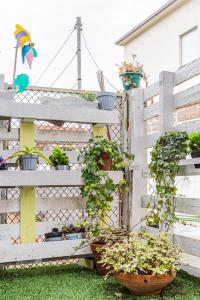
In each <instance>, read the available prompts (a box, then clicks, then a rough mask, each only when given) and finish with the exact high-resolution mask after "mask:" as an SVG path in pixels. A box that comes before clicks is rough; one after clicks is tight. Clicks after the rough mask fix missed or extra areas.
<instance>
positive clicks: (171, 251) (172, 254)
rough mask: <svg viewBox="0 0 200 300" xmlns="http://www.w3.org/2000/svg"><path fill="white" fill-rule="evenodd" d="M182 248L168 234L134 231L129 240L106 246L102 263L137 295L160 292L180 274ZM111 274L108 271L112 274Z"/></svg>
mask: <svg viewBox="0 0 200 300" xmlns="http://www.w3.org/2000/svg"><path fill="white" fill-rule="evenodd" d="M181 253H182V251H181V250H180V249H179V248H178V247H177V246H175V245H173V244H172V242H171V241H170V239H169V237H168V235H167V234H166V233H160V235H159V236H158V237H155V236H153V235H151V234H148V233H144V232H139V233H132V235H131V236H130V238H129V240H128V242H126V241H120V242H117V243H114V245H109V247H105V248H104V251H103V252H102V259H101V261H100V263H102V264H104V266H107V268H110V271H109V273H111V274H114V276H115V278H116V280H117V281H118V282H119V283H121V284H122V285H123V286H125V287H126V288H128V289H129V290H130V293H131V294H134V295H156V294H160V292H161V290H162V289H163V288H164V287H166V286H167V285H168V284H169V283H170V282H171V281H173V280H174V279H175V277H176V270H177V266H178V265H179V264H180V258H181ZM109 273H108V274H109Z"/></svg>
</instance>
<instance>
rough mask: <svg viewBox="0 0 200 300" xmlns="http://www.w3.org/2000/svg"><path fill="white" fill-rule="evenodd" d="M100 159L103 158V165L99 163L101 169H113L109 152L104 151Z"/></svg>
mask: <svg viewBox="0 0 200 300" xmlns="http://www.w3.org/2000/svg"><path fill="white" fill-rule="evenodd" d="M100 159H101V160H103V165H102V164H100V163H98V167H99V169H100V170H103V171H110V170H112V159H110V157H109V155H108V154H107V153H102V154H101V156H100Z"/></svg>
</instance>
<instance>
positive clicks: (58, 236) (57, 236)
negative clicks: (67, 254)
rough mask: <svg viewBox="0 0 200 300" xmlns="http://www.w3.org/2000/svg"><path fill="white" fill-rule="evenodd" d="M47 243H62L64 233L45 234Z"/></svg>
mask: <svg viewBox="0 0 200 300" xmlns="http://www.w3.org/2000/svg"><path fill="white" fill-rule="evenodd" d="M45 241H46V242H56V241H62V232H60V231H58V232H53V231H52V232H48V233H45Z"/></svg>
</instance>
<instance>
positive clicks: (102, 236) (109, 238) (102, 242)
mask: <svg viewBox="0 0 200 300" xmlns="http://www.w3.org/2000/svg"><path fill="white" fill-rule="evenodd" d="M92 229H93V230H90V231H89V232H87V235H86V237H87V238H88V239H89V241H90V248H91V251H92V253H93V258H94V262H95V266H96V269H97V273H98V274H99V275H102V276H104V275H106V274H108V273H109V272H110V271H111V268H110V267H109V266H108V264H102V263H101V262H100V261H101V259H102V254H103V252H104V251H105V248H106V247H111V246H113V245H114V244H115V243H121V242H122V241H124V239H125V237H126V233H125V231H124V230H122V229H121V228H112V227H107V228H100V227H99V226H98V225H97V226H93V227H92Z"/></svg>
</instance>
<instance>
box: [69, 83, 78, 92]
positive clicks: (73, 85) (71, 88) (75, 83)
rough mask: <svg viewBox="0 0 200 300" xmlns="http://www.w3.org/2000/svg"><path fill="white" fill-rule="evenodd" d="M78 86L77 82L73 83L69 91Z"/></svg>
mask: <svg viewBox="0 0 200 300" xmlns="http://www.w3.org/2000/svg"><path fill="white" fill-rule="evenodd" d="M77 85H78V82H77V83H75V84H74V85H73V86H72V87H71V89H70V90H73V89H74V88H75V87H76V86H77Z"/></svg>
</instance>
